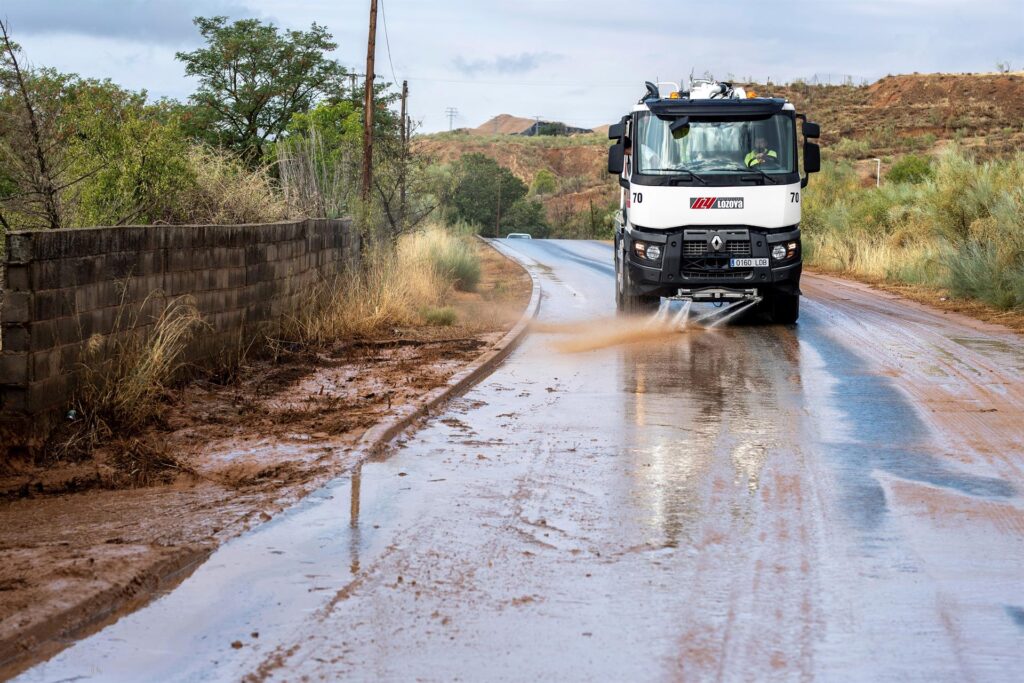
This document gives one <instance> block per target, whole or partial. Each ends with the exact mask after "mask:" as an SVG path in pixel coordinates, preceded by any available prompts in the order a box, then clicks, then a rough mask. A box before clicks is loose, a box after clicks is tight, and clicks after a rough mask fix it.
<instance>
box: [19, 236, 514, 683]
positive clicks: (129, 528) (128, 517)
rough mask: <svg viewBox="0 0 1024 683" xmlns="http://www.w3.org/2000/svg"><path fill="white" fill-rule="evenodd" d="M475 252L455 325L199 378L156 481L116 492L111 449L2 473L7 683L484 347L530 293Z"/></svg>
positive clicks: (307, 480)
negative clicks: (476, 266) (220, 377)
mask: <svg viewBox="0 0 1024 683" xmlns="http://www.w3.org/2000/svg"><path fill="white" fill-rule="evenodd" d="M480 249H481V257H482V277H481V280H480V283H479V285H478V287H477V290H476V292H473V293H463V292H456V293H454V294H453V295H452V298H451V300H450V301H449V302H448V303H449V304H450V305H451V306H452V307H454V308H455V309H456V311H457V312H458V319H457V322H456V324H454V325H452V326H447V327H427V326H424V327H417V328H408V329H393V330H390V331H389V333H388V334H386V335H384V336H382V337H381V338H376V339H360V340H349V341H347V342H344V343H339V344H337V345H336V346H335V347H334V348H331V349H327V350H325V351H320V352H316V353H314V352H310V351H305V350H301V349H284V350H282V351H281V352H280V353H279V354H277V356H276V357H275V358H267V359H262V360H259V361H254V362H252V363H250V364H247V365H246V366H245V367H244V368H243V369H242V370H241V371H240V372H239V374H238V376H237V377H236V378H233V381H231V382H226V383H216V382H211V381H197V382H194V383H192V384H190V385H188V386H186V387H184V388H183V389H181V390H179V391H177V392H176V393H175V394H174V395H173V396H170V397H168V402H167V405H166V415H165V417H164V419H163V424H162V425H161V426H160V427H159V428H152V429H151V430H149V433H147V434H143V435H139V438H142V439H144V440H145V441H146V442H148V443H155V444H159V445H160V447H161V448H162V449H163V450H164V452H166V453H169V454H172V455H173V456H174V459H175V462H176V463H177V465H178V466H177V467H176V468H173V469H170V470H165V471H164V472H163V473H162V474H161V475H160V477H158V478H157V483H156V484H155V485H152V486H148V487H141V488H125V484H126V482H127V480H126V479H125V477H124V476H123V473H121V472H118V471H117V470H116V469H115V468H113V467H112V466H111V465H110V464H109V462H110V460H111V458H112V457H114V456H116V455H117V454H116V453H114V452H112V449H113V448H114V447H107V448H106V449H105V452H100V453H97V454H96V455H95V457H93V458H90V459H87V460H85V461H82V462H77V463H56V464H54V465H53V466H51V467H47V468H42V467H39V466H33V465H29V464H24V465H21V466H18V467H15V468H12V469H10V470H9V471H7V472H4V473H2V474H0V555H2V556H3V558H4V561H3V562H2V563H0V678H2V677H5V676H6V675H8V674H11V673H14V672H15V671H17V670H18V669H20V668H22V666H23V665H25V664H27V663H29V662H30V661H36V660H39V659H41V658H44V657H46V656H47V655H49V654H51V653H52V652H54V651H56V650H59V649H60V648H61V647H62V646H63V644H65V643H64V642H60V643H58V642H55V639H57V638H59V639H60V640H61V641H66V640H68V639H70V638H74V637H79V636H81V635H83V634H85V633H88V632H91V631H92V630H95V629H97V628H99V627H101V626H103V625H105V624H106V623H108V622H109V621H112V620H114V619H116V618H117V616H119V615H120V614H122V613H124V612H127V611H130V610H132V609H135V608H137V607H138V606H140V605H141V604H142V603H144V602H145V601H147V600H148V599H150V598H151V597H152V596H153V594H154V593H155V592H156V591H159V590H163V589H166V588H167V587H168V585H167V584H171V585H173V584H174V583H176V582H177V581H178V580H180V579H181V578H184V576H186V575H187V574H188V573H189V572H190V571H191V569H192V568H194V566H195V565H197V564H198V563H199V562H200V561H201V560H202V559H203V558H205V557H206V555H208V554H209V552H211V551H212V550H213V549H214V548H216V547H217V546H218V545H219V544H221V543H223V542H224V541H226V540H228V539H230V538H232V537H233V536H236V535H238V534H239V533H241V532H243V531H245V530H246V529H248V528H250V527H252V526H254V525H256V524H259V523H261V522H264V521H268V520H269V519H271V517H272V516H273V515H274V514H275V513H277V512H279V511H280V510H282V509H284V508H285V507H287V506H289V505H291V504H293V503H294V502H296V501H297V500H299V499H301V498H302V497H303V496H305V495H306V494H308V493H309V492H311V491H313V490H315V489H316V488H318V487H319V486H321V485H322V484H323V483H324V482H326V481H328V480H329V479H331V478H333V477H335V476H338V475H339V474H341V473H343V472H345V471H346V470H347V469H348V468H349V467H351V466H352V465H353V464H354V463H355V462H356V460H357V458H358V457H359V453H357V452H355V450H354V447H355V445H356V443H357V442H358V441H359V439H360V437H361V436H362V435H363V434H364V433H365V432H366V430H367V429H368V428H370V427H372V426H373V425H375V424H377V423H378V422H380V421H382V420H383V419H385V418H387V417H390V416H392V415H394V414H396V413H399V412H403V411H410V410H411V409H412V408H413V407H414V406H415V405H416V404H417V402H418V400H420V398H421V397H422V396H423V395H424V394H426V393H427V392H428V391H430V390H431V389H434V388H437V387H440V386H442V385H444V384H445V383H447V381H448V379H449V378H450V377H452V376H453V375H454V374H456V373H457V372H458V371H460V370H461V369H462V368H464V367H466V366H467V365H468V364H469V363H471V362H472V361H473V360H475V359H476V358H477V357H479V356H480V355H481V354H482V353H484V352H486V351H487V350H488V349H490V348H492V347H493V346H494V345H495V344H496V343H497V342H498V341H499V340H500V339H501V338H502V337H503V335H504V334H505V333H506V332H507V331H508V329H509V328H511V327H512V326H513V325H514V324H515V322H516V321H517V320H518V319H519V317H520V315H521V314H522V312H523V310H524V309H525V307H526V304H527V302H528V301H529V298H530V291H531V285H530V278H529V277H528V275H527V274H526V273H525V272H524V271H523V270H522V269H521V268H520V267H519V266H518V265H516V264H514V263H513V262H511V261H509V260H507V259H505V258H504V257H503V256H501V255H499V254H498V253H497V252H496V251H494V250H493V249H491V248H489V247H486V246H483V245H481V246H480ZM119 446H120V447H123V444H120V445H119ZM162 584H163V585H162Z"/></svg>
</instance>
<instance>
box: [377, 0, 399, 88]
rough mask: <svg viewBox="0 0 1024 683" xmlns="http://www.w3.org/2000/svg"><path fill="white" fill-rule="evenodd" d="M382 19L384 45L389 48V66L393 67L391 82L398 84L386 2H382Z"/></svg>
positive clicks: (382, 0)
mask: <svg viewBox="0 0 1024 683" xmlns="http://www.w3.org/2000/svg"><path fill="white" fill-rule="evenodd" d="M380 18H381V21H382V22H383V24H384V45H386V46H387V48H388V64H390V65H391V82H392V83H395V84H397V83H398V76H396V75H395V63H394V62H392V61H391V39H390V38H388V15H387V14H385V13H384V0H380Z"/></svg>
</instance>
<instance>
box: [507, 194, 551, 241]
mask: <svg viewBox="0 0 1024 683" xmlns="http://www.w3.org/2000/svg"><path fill="white" fill-rule="evenodd" d="M501 230H502V232H503V233H504V234H508V233H510V232H528V233H530V234H531V235H532V236H533V237H547V236H548V235H550V234H551V226H550V225H549V224H548V218H547V216H546V215H545V214H544V205H543V204H541V203H540V202H538V201H537V200H536V199H530V198H528V197H523V198H522V199H520V200H518V201H517V202H516V203H515V204H513V205H512V206H511V207H510V208H509V210H508V213H507V214H505V215H504V216H502V219H501Z"/></svg>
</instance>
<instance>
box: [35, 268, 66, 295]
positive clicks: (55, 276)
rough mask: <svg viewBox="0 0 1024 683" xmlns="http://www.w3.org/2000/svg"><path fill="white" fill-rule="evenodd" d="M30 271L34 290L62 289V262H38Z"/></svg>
mask: <svg viewBox="0 0 1024 683" xmlns="http://www.w3.org/2000/svg"><path fill="white" fill-rule="evenodd" d="M30 270H31V277H30V282H31V285H32V289H34V290H36V291H39V290H41V289H60V287H61V281H60V261H36V262H34V263H33V264H32V265H31V266H30Z"/></svg>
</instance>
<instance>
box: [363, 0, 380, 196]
mask: <svg viewBox="0 0 1024 683" xmlns="http://www.w3.org/2000/svg"><path fill="white" fill-rule="evenodd" d="M376 49H377V0H370V36H369V38H368V39H367V41H366V93H365V99H364V100H363V201H364V202H369V201H370V191H371V189H372V188H373V58H374V53H375V51H376Z"/></svg>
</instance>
